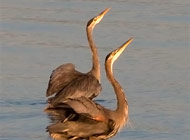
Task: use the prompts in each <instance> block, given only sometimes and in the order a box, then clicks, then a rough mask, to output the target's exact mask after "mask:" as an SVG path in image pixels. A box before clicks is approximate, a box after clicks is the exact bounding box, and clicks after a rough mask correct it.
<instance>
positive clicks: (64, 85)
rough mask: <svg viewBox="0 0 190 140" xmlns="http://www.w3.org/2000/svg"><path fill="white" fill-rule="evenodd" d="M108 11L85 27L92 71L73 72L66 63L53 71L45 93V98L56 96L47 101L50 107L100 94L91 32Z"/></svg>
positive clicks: (97, 65) (71, 65)
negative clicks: (66, 100)
mask: <svg viewBox="0 0 190 140" xmlns="http://www.w3.org/2000/svg"><path fill="white" fill-rule="evenodd" d="M109 10H110V8H107V9H105V10H104V11H103V12H101V13H100V14H99V15H98V16H96V17H94V18H92V19H91V20H89V21H88V23H87V26H86V32H87V39H88V42H89V45H90V48H91V52H92V69H91V70H90V71H89V72H88V73H81V72H79V71H77V70H75V66H74V65H73V64H71V63H68V64H63V65H61V66H59V67H58V68H56V69H55V70H53V72H52V74H51V76H50V80H49V84H48V88H47V92H46V96H47V97H49V96H51V95H53V94H56V95H55V97H52V98H50V99H49V102H50V103H51V105H56V104H58V103H60V102H61V101H63V100H65V99H68V98H78V97H81V96H84V97H87V98H90V99H92V98H94V97H96V96H97V95H98V94H99V93H100V91H101V84H100V64H99V58H98V52H97V49H96V46H95V44H94V41H93V38H92V31H93V29H94V27H95V25H96V24H98V23H99V22H100V21H101V20H102V18H103V17H104V15H105V14H106V13H107V12H108V11H109Z"/></svg>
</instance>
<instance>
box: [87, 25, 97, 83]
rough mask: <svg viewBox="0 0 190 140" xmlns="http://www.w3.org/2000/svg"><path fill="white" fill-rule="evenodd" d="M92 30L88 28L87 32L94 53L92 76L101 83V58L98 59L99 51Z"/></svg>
mask: <svg viewBox="0 0 190 140" xmlns="http://www.w3.org/2000/svg"><path fill="white" fill-rule="evenodd" d="M92 30H93V29H92V28H90V27H86V32H87V39H88V42H89V45H90V48H91V52H92V69H91V72H92V74H93V75H94V76H95V77H96V79H97V80H98V81H100V63H99V58H98V51H97V48H96V45H95V43H94V41H93V38H92Z"/></svg>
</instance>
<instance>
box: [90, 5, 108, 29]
mask: <svg viewBox="0 0 190 140" xmlns="http://www.w3.org/2000/svg"><path fill="white" fill-rule="evenodd" d="M110 9H111V8H106V9H105V10H104V11H102V12H101V13H100V14H99V15H97V16H95V17H94V18H92V19H91V20H89V21H88V23H87V27H88V28H92V29H93V28H94V27H95V25H96V24H98V23H99V22H100V21H101V20H102V18H103V17H104V15H105V14H106V13H107V12H108V11H109V10H110Z"/></svg>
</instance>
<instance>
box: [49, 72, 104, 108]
mask: <svg viewBox="0 0 190 140" xmlns="http://www.w3.org/2000/svg"><path fill="white" fill-rule="evenodd" d="M101 90H102V87H101V84H100V83H99V81H98V80H97V79H96V78H95V77H94V76H93V75H87V74H81V75H80V76H78V77H77V78H75V79H74V80H72V81H71V82H70V83H69V84H68V85H67V86H66V87H65V88H64V89H63V90H61V91H60V92H59V93H58V94H56V96H54V97H52V98H51V99H50V100H49V103H50V104H52V105H56V104H59V103H61V102H63V101H64V100H66V99H75V98H79V97H82V96H84V97H86V98H90V99H92V98H94V97H96V96H97V95H98V94H99V93H100V92H101Z"/></svg>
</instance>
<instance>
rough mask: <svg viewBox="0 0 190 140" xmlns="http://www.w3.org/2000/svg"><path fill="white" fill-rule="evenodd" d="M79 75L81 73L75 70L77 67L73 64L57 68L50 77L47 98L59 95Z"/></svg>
mask: <svg viewBox="0 0 190 140" xmlns="http://www.w3.org/2000/svg"><path fill="white" fill-rule="evenodd" d="M78 74H79V72H78V71H76V70H75V66H74V65H73V64H71V63H67V64H63V65H61V66H59V67H57V68H56V69H55V70H53V72H52V74H51V76H50V80H49V84H48V88H47V92H46V96H47V97H48V96H51V95H53V94H55V93H58V92H59V91H60V90H62V89H63V88H64V87H65V86H67V84H68V83H70V82H71V81H72V80H73V79H74V78H75V77H76V76H77V75H78Z"/></svg>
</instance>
